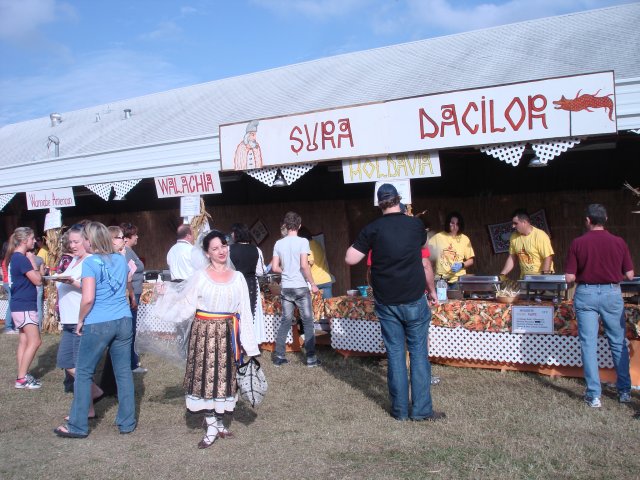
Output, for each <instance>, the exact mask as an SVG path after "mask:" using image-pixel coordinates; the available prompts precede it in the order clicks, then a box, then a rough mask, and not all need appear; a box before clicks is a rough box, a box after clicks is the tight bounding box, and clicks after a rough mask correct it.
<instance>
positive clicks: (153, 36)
mask: <svg viewBox="0 0 640 480" xmlns="http://www.w3.org/2000/svg"><path fill="white" fill-rule="evenodd" d="M181 33H182V28H180V27H179V26H178V25H176V24H175V23H174V22H160V23H159V24H158V28H156V29H155V30H153V31H152V32H148V33H143V34H141V35H140V38H141V39H142V40H169V39H175V38H176V37H178V36H180V34H181Z"/></svg>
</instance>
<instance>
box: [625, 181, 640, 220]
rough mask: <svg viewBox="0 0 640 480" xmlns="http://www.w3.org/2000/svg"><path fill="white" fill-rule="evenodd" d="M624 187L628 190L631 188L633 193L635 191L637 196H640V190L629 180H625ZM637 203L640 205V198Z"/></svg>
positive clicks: (636, 211)
mask: <svg viewBox="0 0 640 480" xmlns="http://www.w3.org/2000/svg"><path fill="white" fill-rule="evenodd" d="M624 187H625V188H626V189H628V190H631V193H633V194H634V195H635V196H636V197H640V190H639V189H637V188H633V187H632V186H631V184H630V183H629V182H625V183H624ZM636 205H640V200H638V203H637V204H636ZM631 213H640V210H633V211H632V212H631Z"/></svg>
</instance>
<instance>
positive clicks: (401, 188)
mask: <svg viewBox="0 0 640 480" xmlns="http://www.w3.org/2000/svg"><path fill="white" fill-rule="evenodd" d="M385 183H390V184H391V185H393V186H394V187H396V190H397V191H398V195H400V197H401V201H402V203H404V204H407V203H411V182H410V181H409V180H393V181H389V182H377V183H376V188H375V189H374V191H373V204H374V205H375V206H376V207H377V206H378V189H379V188H380V186H381V185H384V184H385Z"/></svg>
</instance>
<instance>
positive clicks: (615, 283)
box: [578, 282, 620, 287]
mask: <svg viewBox="0 0 640 480" xmlns="http://www.w3.org/2000/svg"><path fill="white" fill-rule="evenodd" d="M578 285H589V286H592V287H596V286H598V285H620V284H619V283H618V282H606V283H587V282H579V283H578Z"/></svg>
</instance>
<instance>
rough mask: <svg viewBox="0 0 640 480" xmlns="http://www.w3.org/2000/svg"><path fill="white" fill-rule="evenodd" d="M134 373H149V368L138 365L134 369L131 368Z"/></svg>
mask: <svg viewBox="0 0 640 480" xmlns="http://www.w3.org/2000/svg"><path fill="white" fill-rule="evenodd" d="M131 371H132V372H133V373H147V372H148V371H149V370H147V369H146V368H144V367H136V368H134V369H133V370H131Z"/></svg>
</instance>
